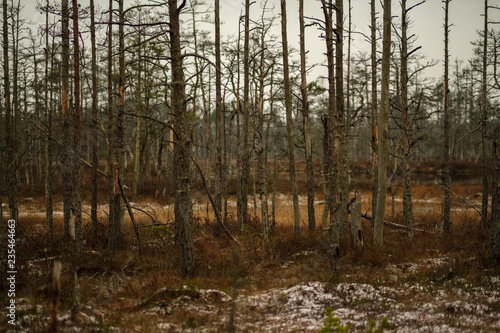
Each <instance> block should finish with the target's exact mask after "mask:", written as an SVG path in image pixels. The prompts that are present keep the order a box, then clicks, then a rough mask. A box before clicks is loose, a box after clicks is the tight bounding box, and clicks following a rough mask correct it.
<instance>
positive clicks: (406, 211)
mask: <svg viewBox="0 0 500 333" xmlns="http://www.w3.org/2000/svg"><path fill="white" fill-rule="evenodd" d="M407 14H408V12H407V10H406V0H401V24H402V26H401V111H402V129H403V147H402V148H403V159H402V168H403V220H404V222H405V225H406V227H407V232H408V236H409V237H410V238H411V237H413V208H412V191H411V179H410V173H411V165H410V156H411V128H410V127H411V124H410V115H409V107H408V38H407V30H408V20H407Z"/></svg>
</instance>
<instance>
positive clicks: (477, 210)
mask: <svg viewBox="0 0 500 333" xmlns="http://www.w3.org/2000/svg"><path fill="white" fill-rule="evenodd" d="M434 184H435V185H436V186H439V187H441V188H443V189H445V190H446V187H444V186H443V185H441V184H439V183H437V182H436V183H434ZM448 191H450V193H451V194H453V195H454V196H456V197H457V198H459V199H460V200H462V201H463V202H464V203H465V204H466V205H467V206H469V207H470V208H473V209H474V210H475V211H476V212H477V213H478V214H479V216H481V218H482V217H483V214H482V213H481V212H480V211H479V209H477V207H476V206H474V205H473V204H471V203H470V202H469V201H468V200H466V199H464V198H462V197H461V196H459V195H458V194H456V193H455V192H453V191H452V190H450V189H448ZM484 220H485V221H486V225H487V226H488V227H489V226H490V224H489V223H488V219H484Z"/></svg>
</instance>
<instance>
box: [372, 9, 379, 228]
mask: <svg viewBox="0 0 500 333" xmlns="http://www.w3.org/2000/svg"><path fill="white" fill-rule="evenodd" d="M370 6H371V14H370V15H371V27H370V28H371V40H370V42H371V104H372V105H371V108H372V119H371V130H372V137H371V163H372V165H371V166H372V174H371V176H372V182H373V184H372V215H373V216H375V212H376V211H377V191H378V157H377V150H378V115H377V114H378V110H377V109H378V102H377V99H378V97H377V20H376V12H375V10H376V9H375V0H371V1H370ZM372 227H373V220H372Z"/></svg>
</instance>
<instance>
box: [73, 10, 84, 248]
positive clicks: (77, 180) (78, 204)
mask: <svg viewBox="0 0 500 333" xmlns="http://www.w3.org/2000/svg"><path fill="white" fill-rule="evenodd" d="M79 38H80V36H79V30H78V0H73V63H74V81H75V82H74V86H73V87H74V101H75V106H74V118H75V119H74V127H75V129H74V146H75V148H74V156H73V175H74V192H73V196H74V209H75V240H76V255H77V256H78V257H81V256H82V254H83V230H82V171H81V166H80V157H81V156H80V154H81V147H80V142H81V135H82V134H81V111H80V45H79Z"/></svg>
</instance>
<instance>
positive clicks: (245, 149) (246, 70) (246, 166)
mask: <svg viewBox="0 0 500 333" xmlns="http://www.w3.org/2000/svg"><path fill="white" fill-rule="evenodd" d="M244 39H245V44H244V47H243V76H244V77H243V85H244V88H243V142H242V147H240V149H241V150H242V156H241V179H240V184H241V185H240V188H241V204H240V206H241V207H240V208H241V209H240V210H239V211H238V212H240V217H239V218H238V221H241V225H242V227H244V228H246V226H247V224H248V180H249V178H250V157H251V156H250V154H251V152H250V142H249V139H250V137H249V136H250V121H251V120H250V96H249V94H250V57H249V53H250V49H249V48H250V0H245V37H244Z"/></svg>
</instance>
